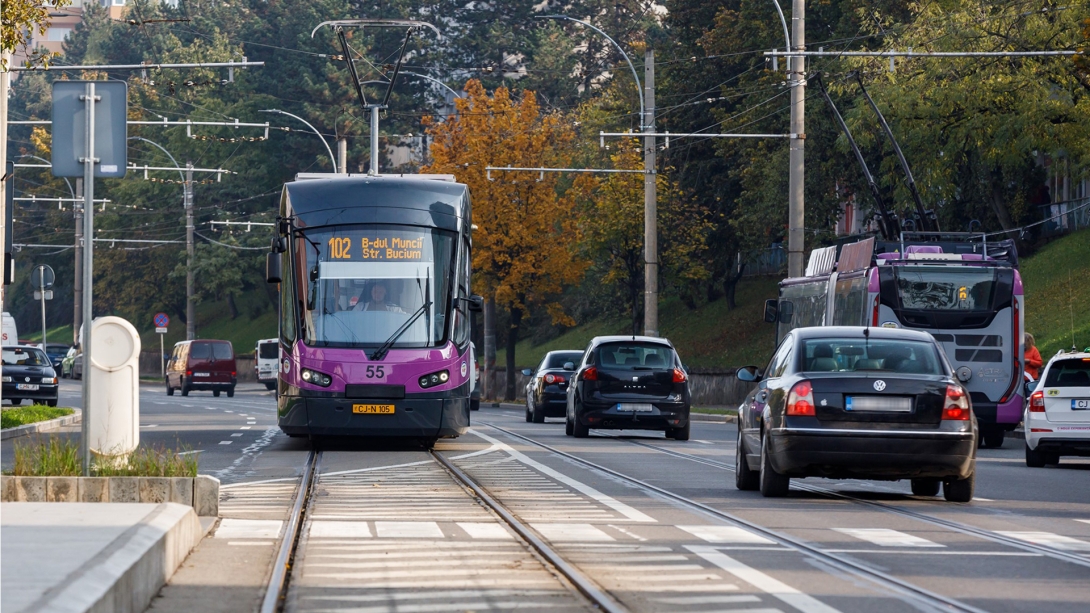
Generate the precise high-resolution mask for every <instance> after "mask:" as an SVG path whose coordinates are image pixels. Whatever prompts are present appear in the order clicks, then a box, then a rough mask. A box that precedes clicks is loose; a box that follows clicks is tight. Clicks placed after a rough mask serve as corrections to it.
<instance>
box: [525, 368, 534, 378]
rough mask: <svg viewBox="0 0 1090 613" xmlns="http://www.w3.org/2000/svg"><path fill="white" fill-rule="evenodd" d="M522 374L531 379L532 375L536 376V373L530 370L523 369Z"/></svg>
mask: <svg viewBox="0 0 1090 613" xmlns="http://www.w3.org/2000/svg"><path fill="white" fill-rule="evenodd" d="M522 374H524V375H526V376H527V377H529V376H530V375H532V374H534V371H532V370H530V369H529V368H523V369H522Z"/></svg>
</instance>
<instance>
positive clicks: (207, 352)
mask: <svg viewBox="0 0 1090 613" xmlns="http://www.w3.org/2000/svg"><path fill="white" fill-rule="evenodd" d="M189 357H190V358H192V359H194V360H207V359H209V358H211V357H212V346H211V345H209V344H208V343H193V344H192V345H190V346H189Z"/></svg>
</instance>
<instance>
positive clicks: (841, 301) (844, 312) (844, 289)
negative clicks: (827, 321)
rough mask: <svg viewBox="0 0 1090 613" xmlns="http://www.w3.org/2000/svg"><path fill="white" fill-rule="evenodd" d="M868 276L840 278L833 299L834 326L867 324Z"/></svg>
mask: <svg viewBox="0 0 1090 613" xmlns="http://www.w3.org/2000/svg"><path fill="white" fill-rule="evenodd" d="M866 301H867V278H866V277H865V276H863V277H856V278H854V279H839V280H837V282H836V297H835V299H834V300H833V325H834V326H864V325H866V312H865V309H864V307H865V303H866Z"/></svg>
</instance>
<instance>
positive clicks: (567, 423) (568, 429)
mask: <svg viewBox="0 0 1090 613" xmlns="http://www.w3.org/2000/svg"><path fill="white" fill-rule="evenodd" d="M564 434H567V435H568V436H572V435H573V434H575V428H574V427H572V422H571V420H570V419H565V420H564Z"/></svg>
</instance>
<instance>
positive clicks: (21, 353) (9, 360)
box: [4, 347, 50, 366]
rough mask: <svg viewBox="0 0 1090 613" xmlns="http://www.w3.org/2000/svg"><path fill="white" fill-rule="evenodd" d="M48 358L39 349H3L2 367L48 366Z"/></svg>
mask: <svg viewBox="0 0 1090 613" xmlns="http://www.w3.org/2000/svg"><path fill="white" fill-rule="evenodd" d="M49 364H50V362H49V358H47V357H45V353H43V352H42V350H41V349H23V348H21V347H20V348H18V349H15V348H11V349H9V348H7V347H4V366H48V365H49Z"/></svg>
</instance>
